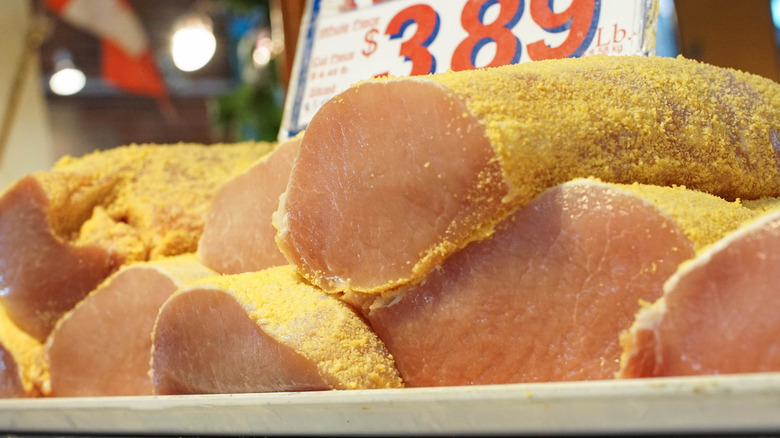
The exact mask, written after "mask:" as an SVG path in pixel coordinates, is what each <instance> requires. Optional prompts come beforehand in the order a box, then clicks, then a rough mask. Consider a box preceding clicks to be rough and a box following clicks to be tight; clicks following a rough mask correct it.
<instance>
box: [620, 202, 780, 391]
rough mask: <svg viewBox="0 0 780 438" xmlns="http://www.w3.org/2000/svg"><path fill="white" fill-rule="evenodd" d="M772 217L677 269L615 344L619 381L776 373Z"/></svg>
mask: <svg viewBox="0 0 780 438" xmlns="http://www.w3.org/2000/svg"><path fill="white" fill-rule="evenodd" d="M778 266H780V210H775V211H773V212H769V213H766V214H764V215H762V216H761V217H760V218H758V219H757V220H755V221H753V222H751V223H749V224H747V225H745V226H743V227H741V228H739V229H738V230H736V231H735V232H734V233H732V234H730V235H728V236H726V237H725V238H723V239H722V240H721V241H719V242H717V243H715V244H714V245H712V246H711V247H708V248H706V249H705V250H703V251H701V252H700V253H699V254H698V255H697V257H696V258H695V259H693V260H691V261H689V262H686V263H685V264H683V265H682V266H681V267H680V269H679V270H678V271H677V272H676V273H675V274H674V275H673V276H672V277H671V278H670V279H669V281H668V282H667V283H666V285H665V286H664V295H663V296H662V297H661V298H660V299H659V300H657V301H656V302H655V303H653V304H652V305H648V306H646V307H644V308H643V309H642V311H641V312H640V313H639V315H638V316H637V319H636V322H635V323H634V325H633V326H632V327H631V330H630V331H629V332H627V333H626V334H625V335H624V336H623V339H622V343H623V346H624V348H625V352H624V354H623V356H622V358H621V369H620V373H619V376H620V377H623V378H629V377H666V376H686V375H698V374H733V373H754V372H767V371H780V318H778V317H777V314H778V310H780V269H778Z"/></svg>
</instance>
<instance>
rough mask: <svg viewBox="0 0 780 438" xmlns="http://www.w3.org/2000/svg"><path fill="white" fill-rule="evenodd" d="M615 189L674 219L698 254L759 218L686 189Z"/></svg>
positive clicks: (737, 203)
mask: <svg viewBox="0 0 780 438" xmlns="http://www.w3.org/2000/svg"><path fill="white" fill-rule="evenodd" d="M613 186H615V187H617V188H618V189H620V190H622V191H624V192H629V193H632V194H634V195H636V196H639V197H640V198H642V199H644V200H646V201H648V202H650V203H651V204H653V205H655V206H656V207H657V208H658V209H659V210H660V211H662V212H663V213H665V214H667V215H668V216H670V217H672V218H673V219H674V221H675V223H676V224H677V226H678V227H679V228H680V230H681V231H682V232H683V234H685V235H686V236H687V237H688V238H689V239H690V240H691V242H692V243H693V247H694V248H695V249H696V250H700V249H702V248H704V247H705V246H707V245H710V244H712V243H715V242H716V241H718V240H720V239H722V238H723V237H724V236H726V235H727V234H729V233H731V232H732V231H734V230H736V229H737V228H739V227H740V226H741V225H743V224H745V223H747V222H749V221H751V220H753V219H754V218H755V217H756V216H757V213H756V212H755V211H753V210H751V209H749V208H746V207H745V206H743V205H742V202H740V201H739V200H735V201H727V200H725V199H723V198H720V197H718V196H714V195H711V194H709V193H704V192H701V191H698V190H691V189H688V188H686V187H682V186H671V187H667V186H656V185H650V184H639V183H634V184H614V185H613Z"/></svg>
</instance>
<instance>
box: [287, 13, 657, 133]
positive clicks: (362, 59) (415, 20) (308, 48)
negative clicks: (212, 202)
mask: <svg viewBox="0 0 780 438" xmlns="http://www.w3.org/2000/svg"><path fill="white" fill-rule="evenodd" d="M657 16H658V0H362V1H361V0H309V1H308V2H307V6H306V12H305V14H304V17H303V21H302V23H301V30H300V37H299V41H298V49H297V53H296V57H295V63H294V68H293V71H292V74H291V77H290V84H289V87H288V94H287V99H286V102H285V111H284V118H283V121H282V127H281V131H280V134H279V137H280V139H285V138H289V137H292V136H294V135H295V134H297V133H298V132H300V131H302V130H304V129H305V128H306V125H307V124H308V122H309V120H311V118H312V116H313V115H314V113H316V112H317V110H318V109H319V107H320V106H322V104H324V103H325V102H326V101H327V100H328V99H330V98H331V97H333V96H334V95H335V94H337V93H339V92H341V91H343V90H345V89H346V88H347V87H349V86H350V85H351V84H353V83H355V82H358V81H361V80H364V79H368V78H372V77H377V76H385V75H391V76H409V75H424V74H429V73H437V72H444V71H447V70H465V69H473V68H481V67H489V66H498V65H505V64H514V63H520V62H527V61H535V60H541V59H548V58H567V57H580V56H588V55H594V54H607V55H628V54H631V55H637V54H639V55H651V54H653V53H654V51H655V27H656V21H657Z"/></svg>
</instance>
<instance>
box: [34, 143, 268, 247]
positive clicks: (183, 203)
mask: <svg viewBox="0 0 780 438" xmlns="http://www.w3.org/2000/svg"><path fill="white" fill-rule="evenodd" d="M274 146H275V145H274V144H272V143H253V142H247V143H238V144H220V145H199V144H185V143H181V144H174V145H152V144H147V145H129V146H122V147H118V148H114V149H109V150H105V151H98V152H93V153H91V154H87V155H85V156H83V157H79V158H74V157H64V158H62V159H60V160H59V161H58V162H57V163H56V164H55V165H54V167H53V168H52V170H51V171H50V172H39V173H36V174H34V176H35V177H36V179H37V180H38V181H39V182H40V184H41V186H42V187H44V189H45V191H46V193H47V196H48V198H49V202H50V209H49V211H48V213H49V223H50V226H51V228H52V230H53V232H54V233H55V235H57V236H58V237H59V238H61V239H62V240H64V241H69V242H71V243H73V244H75V245H88V244H97V245H99V246H101V247H105V248H109V249H111V250H113V251H115V252H118V253H121V254H123V255H124V256H125V257H126V258H127V260H128V261H135V260H147V259H155V258H158V257H164V256H169V255H175V254H181V253H186V252H193V251H195V249H196V248H197V241H198V238H199V236H200V234H201V233H202V230H203V224H204V216H205V214H206V213H207V211H208V208H209V205H210V203H211V200H212V198H213V196H214V194H215V193H216V190H217V189H219V187H221V186H222V184H224V183H225V182H226V181H227V180H228V179H230V178H232V177H233V176H235V175H236V174H238V173H240V172H242V171H244V170H246V169H248V168H249V167H250V166H251V165H252V164H253V163H254V162H256V161H257V160H258V159H260V158H261V157H263V156H265V155H266V154H268V153H269V152H270V151H271V150H272V149H273V147H274Z"/></svg>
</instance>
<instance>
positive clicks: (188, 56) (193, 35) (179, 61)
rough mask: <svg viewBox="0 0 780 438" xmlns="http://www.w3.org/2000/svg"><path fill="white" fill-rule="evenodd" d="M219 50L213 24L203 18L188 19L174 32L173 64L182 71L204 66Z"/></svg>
mask: <svg viewBox="0 0 780 438" xmlns="http://www.w3.org/2000/svg"><path fill="white" fill-rule="evenodd" d="M216 50H217V39H216V38H215V37H214V32H212V30H211V25H210V23H208V22H205V21H204V20H202V19H197V18H196V19H189V20H186V22H185V24H184V26H182V27H180V28H179V29H178V30H176V32H174V34H173V39H172V44H171V55H172V56H173V64H174V65H175V66H176V67H177V68H178V69H179V70H182V71H187V72H190V71H195V70H198V69H201V68H203V66H205V65H206V64H208V62H209V61H211V58H212V57H214V53H215V52H216Z"/></svg>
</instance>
